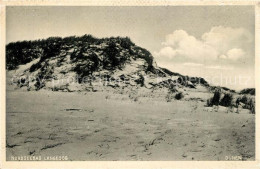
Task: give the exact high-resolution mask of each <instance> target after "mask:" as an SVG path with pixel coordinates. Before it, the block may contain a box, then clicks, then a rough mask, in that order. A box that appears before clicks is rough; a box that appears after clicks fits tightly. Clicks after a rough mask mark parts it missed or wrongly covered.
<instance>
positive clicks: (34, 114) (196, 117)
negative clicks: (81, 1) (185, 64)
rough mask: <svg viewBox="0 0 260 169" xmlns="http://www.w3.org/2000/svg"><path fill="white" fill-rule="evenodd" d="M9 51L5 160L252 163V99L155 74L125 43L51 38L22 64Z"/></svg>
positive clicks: (27, 52)
mask: <svg viewBox="0 0 260 169" xmlns="http://www.w3.org/2000/svg"><path fill="white" fill-rule="evenodd" d="M32 44H33V43H32ZM15 45H19V43H18V44H12V45H9V47H7V54H8V56H7V58H8V59H7V69H8V71H7V83H6V84H7V109H6V110H7V112H6V116H7V118H6V119H7V121H6V124H7V132H6V138H7V140H6V143H7V160H17V159H13V157H17V156H18V157H19V156H29V157H33V156H35V157H36V156H37V157H39V156H40V157H42V159H41V160H48V159H46V157H50V156H62V157H64V156H66V159H67V160H254V159H255V141H254V140H255V115H254V114H252V113H253V112H252V105H253V106H254V102H255V101H254V95H250V96H249V95H247V94H245V93H240V94H238V93H236V92H235V91H232V90H229V89H227V88H223V87H222V88H221V87H215V86H210V85H209V84H208V83H207V82H206V81H205V80H204V79H203V78H196V77H188V76H183V75H181V74H178V73H174V72H171V71H169V70H167V69H164V68H160V67H158V66H157V65H156V62H155V61H154V59H153V57H152V55H151V54H150V52H148V51H147V50H145V49H143V48H140V47H138V46H136V45H135V44H134V43H133V42H131V41H130V39H128V38H105V39H97V38H93V37H91V36H89V35H88V36H83V37H69V38H63V39H61V38H50V39H47V40H45V41H44V40H43V41H40V42H34V45H32V46H30V45H29V47H28V46H27V47H24V50H21V51H20V53H19V52H18V53H19V54H21V55H22V58H23V59H22V62H18V61H17V60H16V59H15V58H16V57H15V56H16V54H17V52H14V51H15V50H14V49H16V48H15ZM20 45H21V44H20ZM25 46H26V45H25ZM13 48H14V49H13ZM216 90H217V91H219V93H218V95H217V94H216ZM250 91H251V90H250ZM244 92H245V91H244ZM250 93H251V92H250ZM216 95H217V96H218V98H217V100H216V99H212V98H214V97H215V98H216ZM224 98H225V99H224ZM212 100H214V101H212ZM209 101H211V102H209ZM223 102H225V104H224V103H223ZM227 102H228V103H227Z"/></svg>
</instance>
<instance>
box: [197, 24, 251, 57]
mask: <svg viewBox="0 0 260 169" xmlns="http://www.w3.org/2000/svg"><path fill="white" fill-rule="evenodd" d="M252 39H253V37H252V35H251V34H250V32H249V31H247V30H246V29H243V28H230V27H223V26H217V27H213V28H211V30H210V31H209V32H207V33H204V34H203V35H202V41H204V42H205V43H206V44H208V45H210V46H212V47H214V49H216V50H217V51H218V52H219V53H220V54H224V53H226V52H227V51H228V50H230V49H232V48H243V47H244V46H245V44H247V43H251V42H252Z"/></svg>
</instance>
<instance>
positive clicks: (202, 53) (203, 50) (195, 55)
mask: <svg viewBox="0 0 260 169" xmlns="http://www.w3.org/2000/svg"><path fill="white" fill-rule="evenodd" d="M162 45H164V47H163V48H162V49H161V50H160V51H159V52H155V56H156V57H167V58H168V59H169V58H174V57H183V58H189V59H195V60H200V59H203V60H204V59H208V58H217V52H216V51H215V49H214V48H213V47H211V46H210V45H207V44H205V43H204V42H202V41H200V40H198V39H196V38H195V37H193V36H190V35H188V33H187V32H185V31H184V30H176V31H174V32H173V33H172V34H170V35H167V36H166V41H165V42H163V43H162Z"/></svg>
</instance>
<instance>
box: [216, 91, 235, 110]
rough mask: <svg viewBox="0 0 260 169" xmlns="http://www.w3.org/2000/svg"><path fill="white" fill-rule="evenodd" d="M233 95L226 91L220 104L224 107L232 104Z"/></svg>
mask: <svg viewBox="0 0 260 169" xmlns="http://www.w3.org/2000/svg"><path fill="white" fill-rule="evenodd" d="M232 100H233V95H232V94H231V93H226V94H225V95H224V97H223V98H222V99H221V101H220V103H219V104H220V105H221V106H224V107H231V106H232Z"/></svg>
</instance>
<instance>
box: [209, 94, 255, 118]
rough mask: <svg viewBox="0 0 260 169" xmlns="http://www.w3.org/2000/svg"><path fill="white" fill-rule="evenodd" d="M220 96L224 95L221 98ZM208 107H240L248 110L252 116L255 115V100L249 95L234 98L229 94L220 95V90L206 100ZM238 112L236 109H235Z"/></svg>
mask: <svg viewBox="0 0 260 169" xmlns="http://www.w3.org/2000/svg"><path fill="white" fill-rule="evenodd" d="M221 95H224V96H223V97H222V98H221ZM206 105H207V106H208V107H212V106H214V105H215V106H219V105H220V106H224V107H229V108H233V107H236V108H239V107H240V106H242V108H244V109H248V110H250V112H251V113H252V114H255V99H254V97H253V96H250V95H240V96H239V97H238V98H236V99H235V98H234V95H233V94H232V93H231V92H224V93H222V92H221V90H219V89H216V90H215V92H214V95H213V97H212V98H209V99H208V100H207V104H206ZM237 111H238V109H237Z"/></svg>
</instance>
